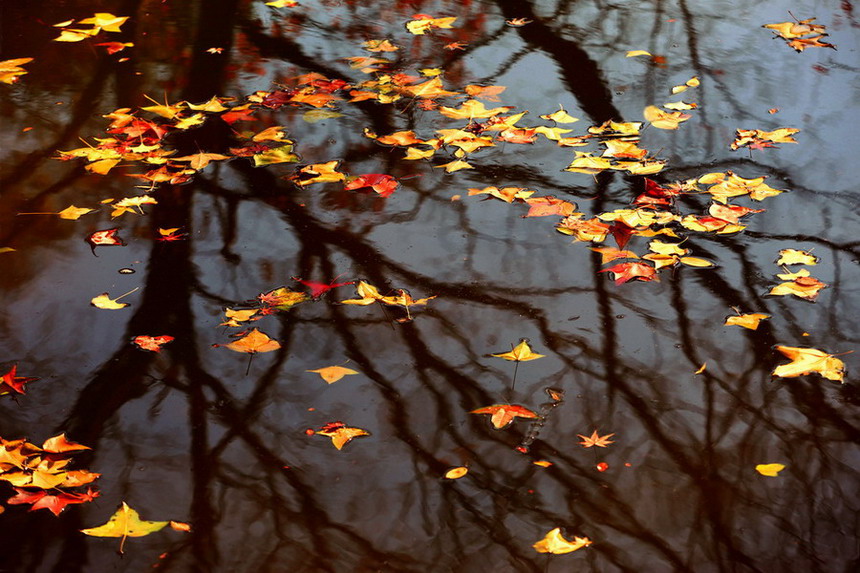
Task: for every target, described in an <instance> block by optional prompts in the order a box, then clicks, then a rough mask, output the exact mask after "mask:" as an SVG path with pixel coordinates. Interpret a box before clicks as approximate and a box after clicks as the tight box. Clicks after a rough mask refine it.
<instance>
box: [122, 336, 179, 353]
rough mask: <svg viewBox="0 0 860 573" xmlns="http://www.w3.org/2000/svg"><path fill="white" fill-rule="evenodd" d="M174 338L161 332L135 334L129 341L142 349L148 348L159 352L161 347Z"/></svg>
mask: <svg viewBox="0 0 860 573" xmlns="http://www.w3.org/2000/svg"><path fill="white" fill-rule="evenodd" d="M172 340H174V338H173V337H172V336H168V335H166V334H163V335H161V336H146V335H141V336H135V337H134V338H132V339H131V341H132V342H133V343H134V344H135V345H136V346H138V347H139V348H142V349H143V350H149V351H151V352H161V347H162V346H164V345H165V344H167V343H168V342H171V341H172Z"/></svg>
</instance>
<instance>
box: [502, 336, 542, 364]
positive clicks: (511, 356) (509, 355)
mask: <svg viewBox="0 0 860 573" xmlns="http://www.w3.org/2000/svg"><path fill="white" fill-rule="evenodd" d="M493 356H496V357H498V358H504V359H505V360H513V361H515V362H525V361H527V360H537V359H538V358H543V357H544V356H545V355H544V354H538V353H536V352H532V349H531V347H529V344H528V340H527V339H525V338H523V339H521V340H520V343H519V344H517V345H516V346H515V347H514V348H513V350H511V351H510V352H502V353H499V354H493Z"/></svg>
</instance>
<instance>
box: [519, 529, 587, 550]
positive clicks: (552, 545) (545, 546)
mask: <svg viewBox="0 0 860 573" xmlns="http://www.w3.org/2000/svg"><path fill="white" fill-rule="evenodd" d="M589 545H591V540H590V539H588V538H587V537H574V538H573V541H568V540H567V539H565V538H564V537H563V536H562V535H561V528H560V527H556V528H555V529H553V530H552V531H550V532H549V533H547V534H546V535H545V536H544V538H543V539H541V540H540V541H538V542H537V543H535V544H534V545H532V547H534V548H535V551H537V552H538V553H554V554H557V555H561V554H564V553H571V552H573V551H576V550H577V549H582V548H583V547H588V546H589Z"/></svg>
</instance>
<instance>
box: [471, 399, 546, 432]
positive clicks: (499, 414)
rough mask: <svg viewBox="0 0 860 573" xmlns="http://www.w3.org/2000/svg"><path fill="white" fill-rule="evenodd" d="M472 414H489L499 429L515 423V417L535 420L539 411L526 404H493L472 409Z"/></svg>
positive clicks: (495, 426)
mask: <svg viewBox="0 0 860 573" xmlns="http://www.w3.org/2000/svg"><path fill="white" fill-rule="evenodd" d="M469 413H470V414H489V415H490V416H491V417H490V422H492V424H493V427H494V428H495V429H497V430H501V429H503V428H506V427H508V426H509V425H510V424H511V423H513V421H514V419H515V418H526V419H529V420H534V419H537V418H538V415H537V413H535V412H532V411H531V410H529V409H528V408H526V407H525V406H520V405H519V404H493V405H492V406H484V407H483V408H478V409H477V410H472V411H471V412H469Z"/></svg>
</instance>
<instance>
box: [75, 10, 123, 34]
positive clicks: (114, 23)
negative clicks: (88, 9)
mask: <svg viewBox="0 0 860 573" xmlns="http://www.w3.org/2000/svg"><path fill="white" fill-rule="evenodd" d="M126 20H128V16H114V15H113V14H111V13H110V12H96V13H95V14H94V15H93V16H92V17H90V18H86V19H84V20H80V21H79V22H78V24H90V25H92V26H94V27H96V28H101V29H102V30H104V31H105V32H120V31H121V30H120V26H122V25H123V24H125V22H126Z"/></svg>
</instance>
